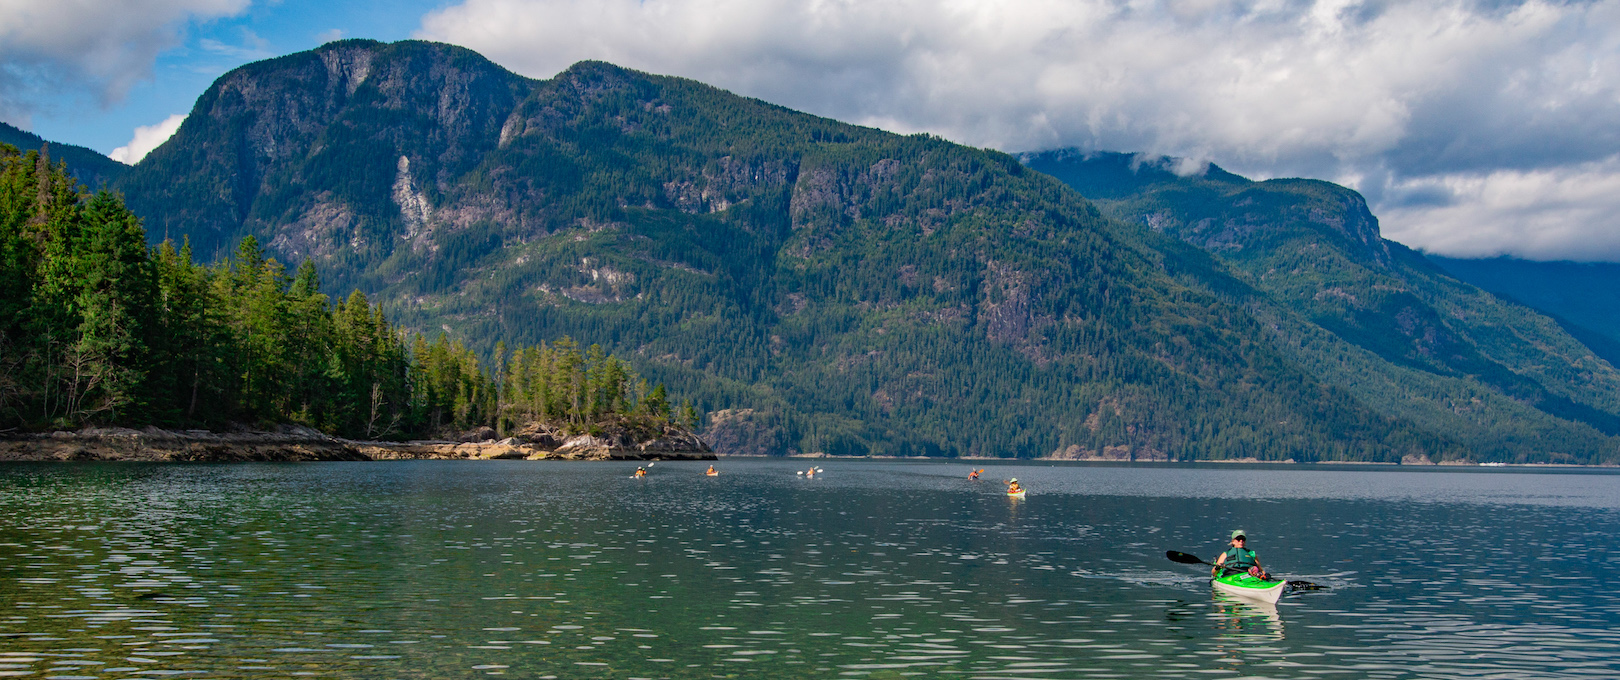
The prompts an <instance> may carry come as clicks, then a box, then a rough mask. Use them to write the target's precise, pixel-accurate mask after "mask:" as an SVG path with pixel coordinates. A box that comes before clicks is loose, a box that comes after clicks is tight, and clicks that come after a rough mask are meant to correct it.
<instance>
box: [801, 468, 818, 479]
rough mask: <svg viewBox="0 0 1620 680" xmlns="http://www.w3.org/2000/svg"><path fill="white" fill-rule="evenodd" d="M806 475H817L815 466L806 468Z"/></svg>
mask: <svg viewBox="0 0 1620 680" xmlns="http://www.w3.org/2000/svg"><path fill="white" fill-rule="evenodd" d="M804 476H806V477H814V476H816V469H815V468H810V469H809V470H805V471H804Z"/></svg>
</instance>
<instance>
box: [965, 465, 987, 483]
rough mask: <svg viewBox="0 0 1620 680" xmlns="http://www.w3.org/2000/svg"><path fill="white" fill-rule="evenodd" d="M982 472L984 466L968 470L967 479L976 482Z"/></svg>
mask: <svg viewBox="0 0 1620 680" xmlns="http://www.w3.org/2000/svg"><path fill="white" fill-rule="evenodd" d="M982 474H984V468H979V469H977V470H974V471H972V472H969V473H968V481H970V482H977V481H979V475H982Z"/></svg>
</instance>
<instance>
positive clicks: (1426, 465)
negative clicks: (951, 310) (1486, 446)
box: [719, 453, 1620, 470]
mask: <svg viewBox="0 0 1620 680" xmlns="http://www.w3.org/2000/svg"><path fill="white" fill-rule="evenodd" d="M719 455H720V458H722V459H724V458H786V459H794V460H801V459H811V460H851V461H854V460H916V461H940V462H952V461H962V462H972V463H983V462H991V463H994V462H1004V463H1024V464H1028V463H1110V464H1114V465H1128V466H1136V465H1142V466H1149V467H1151V466H1170V465H1187V464H1198V465H1207V464H1215V465H1235V466H1242V465H1301V466H1303V465H1367V466H1376V467H1392V468H1420V469H1441V468H1460V469H1465V470H1467V469H1475V468H1484V469H1502V468H1537V469H1543V468H1570V469H1576V470H1613V469H1620V464H1613V463H1599V464H1595V465H1587V464H1582V463H1473V462H1449V461H1448V462H1441V463H1434V462H1399V463H1391V462H1384V461H1367V460H1317V461H1310V462H1300V461H1297V460H1293V459H1291V458H1290V459H1288V460H1258V459H1255V458H1236V459H1205V460H1123V459H1119V458H1102V457H1093V458H1049V457H1041V458H995V457H991V456H958V457H956V458H932V457H928V456H829V455H825V454H815V453H810V454H805V453H797V454H789V455H786V456H755V455H727V454H719Z"/></svg>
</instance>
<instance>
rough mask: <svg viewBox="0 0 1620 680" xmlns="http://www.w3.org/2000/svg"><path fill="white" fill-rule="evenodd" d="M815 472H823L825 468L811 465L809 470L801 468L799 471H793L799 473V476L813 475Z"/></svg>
mask: <svg viewBox="0 0 1620 680" xmlns="http://www.w3.org/2000/svg"><path fill="white" fill-rule="evenodd" d="M817 472H825V470H822V469H821V468H818V467H812V468H810V469H809V470H801V471H799V472H795V473H794V474H796V475H800V476H803V477H814V476H816V473H817Z"/></svg>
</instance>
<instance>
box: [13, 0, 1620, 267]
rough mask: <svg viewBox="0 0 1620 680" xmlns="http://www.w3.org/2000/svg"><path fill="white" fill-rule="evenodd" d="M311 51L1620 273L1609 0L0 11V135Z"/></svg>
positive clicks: (140, 145)
mask: <svg viewBox="0 0 1620 680" xmlns="http://www.w3.org/2000/svg"><path fill="white" fill-rule="evenodd" d="M338 37H345V38H373V39H378V40H387V41H392V40H399V39H405V38H422V39H429V40H438V41H443V42H449V43H454V44H458V45H462V46H465V47H468V48H471V49H473V50H476V51H478V52H480V53H482V54H484V55H485V56H487V57H489V58H490V59H492V60H494V61H495V62H496V63H499V64H501V65H502V66H505V67H507V68H509V69H511V70H513V71H516V72H518V73H521V74H523V75H527V76H530V77H535V78H547V77H550V76H552V75H553V74H555V73H557V72H558V71H560V70H562V69H563V68H566V67H567V66H568V65H569V64H572V63H573V62H575V61H579V60H581V59H603V60H606V61H611V62H613V63H616V64H620V65H622V66H627V67H631V68H636V69H640V70H645V71H650V72H654V73H663V74H671V75H679V76H686V77H690V78H695V79H698V80H702V81H704V82H707V83H711V84H714V85H717V86H720V87H724V88H726V89H729V90H732V91H734V92H737V93H740V94H745V95H749V96H754V97H759V98H761V99H764V100H767V101H770V102H774V103H777V104H782V105H784V106H789V107H792V108H795V109H800V110H804V111H809V112H811V113H816V114H819V115H824V116H829V117H833V118H838V119H841V120H845V121H849V122H853V123H859V124H863V125H871V126H875V127H880V128H883V129H887V130H892V131H895V132H903V133H909V132H932V133H935V134H938V135H941V136H943V137H945V138H947V139H950V140H953V141H956V142H960V143H964V144H971V145H974V146H981V147H993V148H997V149H1001V150H1004V151H1014V152H1016V151H1031V150H1040V149H1048V148H1057V147H1079V148H1082V149H1087V150H1109V151H1128V152H1143V153H1151V154H1164V155H1171V156H1177V157H1181V158H1187V159H1191V160H1193V161H1209V162H1214V163H1217V164H1219V165H1221V166H1222V167H1224V168H1226V169H1228V170H1231V171H1233V172H1237V173H1239V174H1242V175H1245V176H1249V177H1252V178H1256V179H1264V178H1271V177H1313V178H1319V179H1326V180H1330V181H1334V182H1338V183H1341V184H1344V185H1346V186H1350V187H1352V188H1354V189H1356V190H1358V191H1360V192H1362V193H1363V194H1364V195H1366V197H1367V199H1368V202H1369V204H1370V205H1371V206H1372V208H1373V211H1374V213H1375V214H1376V215H1377V216H1378V217H1379V218H1380V221H1381V224H1382V227H1383V232H1384V235H1385V236H1386V237H1388V238H1391V239H1393V240H1396V241H1399V242H1401V243H1404V244H1406V245H1409V246H1412V247H1416V248H1419V249H1423V250H1426V251H1429V252H1435V253H1440V254H1446V255H1452V256H1460V257H1488V256H1494V255H1502V254H1506V255H1513V256H1518V257H1525V258H1530V259H1543V260H1545V259H1573V260H1583V261H1594V260H1601V261H1620V1H1617V0H1604V1H1601V2H1580V1H1578V2H1545V1H1541V0H1530V1H1515V0H1478V1H1449V0H1436V1H1430V2H1398V1H1386V0H1251V1H1238V0H1025V1H1019V2H1014V1H1008V0H439V1H423V0H416V1H412V0H405V1H402V2H387V3H384V2H374V1H370V0H361V1H352V2H333V1H331V0H325V1H313V0H0V120H5V121H7V122H10V123H12V124H14V125H18V126H20V127H23V128H25V129H29V130H31V131H32V132H34V133H36V134H39V135H40V136H42V137H45V138H46V139H50V140H54V141H60V142H68V143H73V144H80V145H83V146H88V147H91V148H93V149H97V150H99V151H102V152H104V153H108V154H112V155H114V156H115V157H116V158H119V159H120V160H124V161H126V162H133V161H135V160H138V159H139V158H140V156H141V155H143V154H144V153H145V152H146V151H149V150H150V149H151V148H154V147H155V146H156V145H157V144H159V143H161V142H162V140H163V139H165V138H167V136H168V134H170V133H172V131H173V129H174V128H175V127H178V125H179V122H180V121H181V120H183V117H184V114H185V113H186V112H187V111H188V110H189V109H190V107H191V105H192V102H193V101H194V100H195V99H196V97H197V96H198V95H200V94H201V93H202V92H203V91H204V90H205V89H206V88H207V87H208V85H209V83H211V82H212V81H213V79H214V78H216V77H218V76H219V75H221V74H223V73H225V72H226V71H228V70H229V69H231V68H234V67H236V66H238V65H241V64H244V63H248V62H251V61H256V60H259V59H263V58H267V57H271V56H276V55H280V54H286V53H289V52H294V51H299V50H304V49H309V48H312V47H316V46H318V45H320V44H322V43H324V42H326V41H328V40H331V39H334V38H338ZM1198 165H1199V164H1198V163H1192V164H1188V165H1187V166H1188V167H1197V166H1198Z"/></svg>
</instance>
